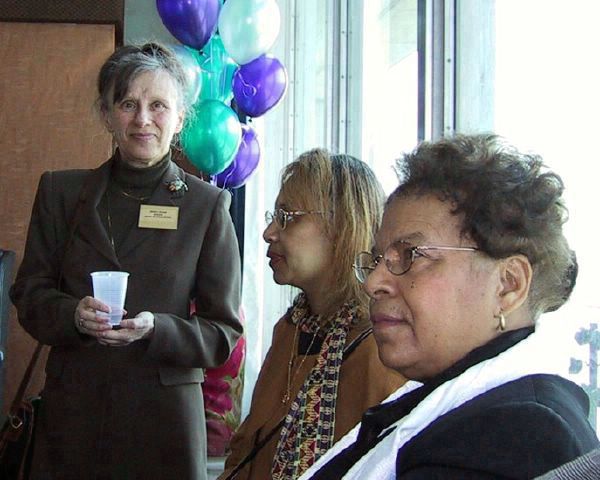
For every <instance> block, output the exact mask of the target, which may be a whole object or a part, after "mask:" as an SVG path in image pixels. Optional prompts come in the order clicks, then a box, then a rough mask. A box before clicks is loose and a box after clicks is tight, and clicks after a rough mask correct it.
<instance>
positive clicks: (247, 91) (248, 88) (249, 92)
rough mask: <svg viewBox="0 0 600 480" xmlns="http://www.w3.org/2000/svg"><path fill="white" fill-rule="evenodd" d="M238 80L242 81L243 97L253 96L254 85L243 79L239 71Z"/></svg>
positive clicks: (254, 91) (254, 93)
mask: <svg viewBox="0 0 600 480" xmlns="http://www.w3.org/2000/svg"><path fill="white" fill-rule="evenodd" d="M239 78H240V82H242V85H243V88H242V92H243V93H244V97H253V96H254V95H256V87H255V86H254V85H251V84H249V83H247V82H246V80H244V76H243V75H242V74H241V73H240V75H239Z"/></svg>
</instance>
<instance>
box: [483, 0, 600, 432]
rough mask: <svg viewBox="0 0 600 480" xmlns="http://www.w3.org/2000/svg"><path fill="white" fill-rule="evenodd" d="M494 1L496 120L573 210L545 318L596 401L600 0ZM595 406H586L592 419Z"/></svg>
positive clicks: (599, 266)
mask: <svg viewBox="0 0 600 480" xmlns="http://www.w3.org/2000/svg"><path fill="white" fill-rule="evenodd" d="M495 5H496V11H495V16H496V48H495V55H496V66H495V67H496V68H495V101H494V124H495V130H496V132H497V133H499V134H501V135H503V136H505V137H507V138H508V140H509V141H510V142H511V143H514V144H516V145H517V146H519V147H520V148H522V149H525V150H533V151H535V152H537V153H540V154H541V155H542V156H543V157H544V159H545V161H546V164H547V165H548V166H549V167H550V168H552V169H553V170H554V171H556V172H557V173H558V174H560V175H561V176H562V178H563V180H564V183H565V187H566V192H565V199H566V203H567V206H568V208H569V212H570V218H569V221H568V222H567V224H566V225H565V228H566V234H567V237H568V239H569V243H570V245H571V247H572V248H573V249H574V250H575V251H576V252H577V257H578V260H579V277H578V281H577V286H576V288H575V291H574V293H573V296H572V298H571V300H570V301H569V302H568V303H567V305H565V306H563V307H562V308H561V309H559V310H558V311H557V312H555V313H553V314H551V315H548V316H547V318H546V319H547V320H548V321H549V322H548V323H550V321H551V322H552V324H553V328H555V329H556V332H557V333H556V346H557V347H566V348H565V358H564V362H565V363H566V364H567V363H569V364H570V371H571V374H572V375H573V378H574V379H575V380H576V381H577V382H578V383H579V384H581V385H582V386H583V387H584V388H585V389H586V390H587V391H588V394H589V395H590V399H591V401H592V405H595V403H596V400H595V399H596V396H597V395H598V385H597V359H596V353H597V347H598V345H599V343H598V336H599V334H598V332H597V325H598V321H599V320H600V299H599V298H600V297H599V296H598V281H597V276H598V272H599V271H600V250H599V249H598V247H597V243H598V241H597V239H596V234H595V231H596V228H595V226H594V224H595V223H596V221H597V219H598V205H599V204H600V189H599V188H598V178H599V177H600V154H598V150H597V148H596V145H595V138H596V133H597V132H596V129H597V125H598V121H597V114H598V111H600V90H599V89H598V85H600V70H599V69H598V68H597V66H596V61H595V59H596V58H597V56H598V34H597V19H598V18H599V17H600V2H597V1H595V0H576V1H572V2H564V1H555V0H551V1H549V0H528V1H526V2H523V1H522V0H501V1H498V2H496V4H495ZM590 342H591V343H592V344H591V345H590ZM596 411H597V409H596V408H593V409H592V416H591V420H592V423H593V424H594V426H596Z"/></svg>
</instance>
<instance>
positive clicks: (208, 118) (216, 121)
mask: <svg viewBox="0 0 600 480" xmlns="http://www.w3.org/2000/svg"><path fill="white" fill-rule="evenodd" d="M241 140H242V127H241V125H240V122H239V120H238V117H237V115H236V113H235V112H234V111H233V110H232V109H231V108H229V107H228V106H227V105H225V104H224V103H223V102H219V101H217V100H203V101H201V102H199V103H198V104H196V106H195V107H194V111H193V112H192V113H191V114H190V117H189V118H188V119H187V121H186V123H185V127H184V128H183V130H182V132H181V145H182V147H183V151H184V152H185V154H186V156H187V157H188V158H189V160H190V162H192V163H193V164H194V166H195V167H196V168H198V169H199V170H201V171H202V172H204V173H206V174H208V175H216V174H217V173H221V172H222V171H223V170H225V169H226V168H227V167H228V166H229V165H230V164H231V162H232V161H233V158H234V157H235V154H236V153H237V150H238V147H239V146H240V142H241Z"/></svg>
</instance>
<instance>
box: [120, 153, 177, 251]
mask: <svg viewBox="0 0 600 480" xmlns="http://www.w3.org/2000/svg"><path fill="white" fill-rule="evenodd" d="M177 179H180V180H184V181H185V174H184V172H183V170H182V169H181V168H179V167H178V166H177V165H176V164H175V163H173V162H172V161H170V162H169V168H168V169H167V171H166V172H165V174H164V175H163V178H162V179H161V180H160V183H159V184H158V186H157V187H156V189H155V190H154V192H153V193H152V196H151V197H150V198H149V199H148V203H147V204H148V205H167V206H170V207H180V206H181V204H182V201H183V196H179V197H178V195H177V194H176V193H174V192H172V191H170V190H169V184H170V183H171V182H174V181H175V180H177ZM180 213H181V212H180ZM179 221H181V218H180V219H179ZM178 228H180V227H179V226H178ZM157 231H160V230H157V229H155V228H139V227H138V226H137V221H136V224H135V227H134V228H133V229H132V231H131V232H129V234H128V235H127V238H126V239H125V241H124V242H123V245H122V246H121V251H120V255H121V258H125V257H126V256H127V255H129V254H130V253H131V252H132V251H133V250H134V249H136V248H138V247H139V246H140V244H141V243H142V242H144V241H146V240H147V239H149V238H152V237H156V233H157Z"/></svg>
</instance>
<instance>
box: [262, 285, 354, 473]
mask: <svg viewBox="0 0 600 480" xmlns="http://www.w3.org/2000/svg"><path fill="white" fill-rule="evenodd" d="M357 310H358V306H357V304H356V302H350V303H347V304H344V305H343V306H342V307H341V308H340V309H339V310H338V311H337V312H336V313H335V314H334V316H333V317H332V318H331V320H330V321H329V322H328V323H327V326H326V327H325V328H324V329H323V331H326V335H325V338H324V340H323V343H322V345H321V349H320V351H319V354H318V356H317V362H316V364H315V366H314V367H313V369H312V370H311V371H310V373H309V374H308V376H307V378H306V380H305V381H304V384H303V385H302V387H301V388H300V391H299V392H298V394H297V395H296V398H295V399H294V401H293V402H292V404H291V406H290V410H289V412H288V414H287V415H286V417H285V420H284V423H283V427H282V429H281V433H280V435H279V441H278V443H277V450H276V452H275V457H274V459H273V466H272V467H271V478H272V479H274V480H293V479H295V478H298V477H299V476H300V475H301V474H302V473H303V472H304V471H305V470H306V469H308V467H310V466H311V465H312V464H313V463H314V462H315V461H316V460H317V459H318V458H319V457H320V456H321V455H323V453H325V452H326V451H327V450H329V449H330V448H331V446H332V445H333V436H334V432H335V404H336V400H337V390H338V382H339V377H340V366H341V365H342V358H343V354H344V346H345V345H346V338H347V334H348V330H349V329H350V326H351V325H352V324H355V323H356V322H357V321H358V314H357ZM288 315H289V316H290V318H291V322H292V324H294V325H296V326H297V328H299V329H300V330H301V331H302V332H307V333H309V334H310V333H312V334H313V335H317V334H318V332H319V328H320V323H319V320H320V318H319V316H318V315H310V314H309V306H308V300H307V298H306V295H305V294H304V293H301V294H299V295H298V296H297V297H296V300H295V301H294V304H293V305H292V307H291V309H290V311H289V312H288ZM292 348H294V349H297V348H298V347H297V345H293V346H292Z"/></svg>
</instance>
